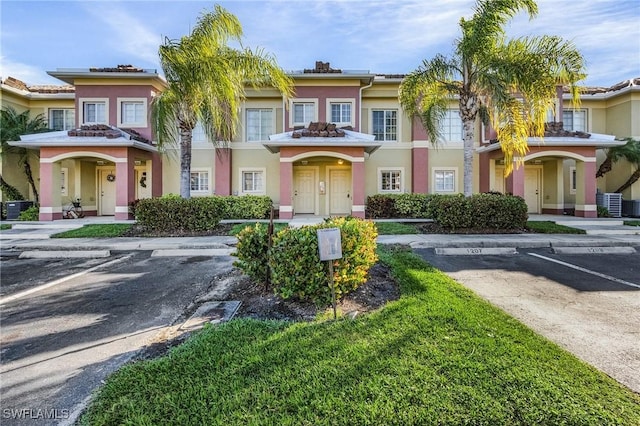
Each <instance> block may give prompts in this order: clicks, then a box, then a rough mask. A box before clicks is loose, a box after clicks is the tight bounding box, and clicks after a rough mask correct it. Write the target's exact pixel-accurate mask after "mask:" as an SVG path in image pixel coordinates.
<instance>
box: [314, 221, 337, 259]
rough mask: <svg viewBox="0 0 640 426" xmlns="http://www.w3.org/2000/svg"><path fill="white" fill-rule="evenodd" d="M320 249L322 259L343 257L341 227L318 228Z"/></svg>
mask: <svg viewBox="0 0 640 426" xmlns="http://www.w3.org/2000/svg"><path fill="white" fill-rule="evenodd" d="M318 251H319V252H320V260H334V259H340V258H341V257H342V239H341V238H340V229H338V228H325V229H318Z"/></svg>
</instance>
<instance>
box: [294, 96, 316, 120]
mask: <svg viewBox="0 0 640 426" xmlns="http://www.w3.org/2000/svg"><path fill="white" fill-rule="evenodd" d="M294 104H313V117H312V118H311V120H310V121H318V99H317V98H295V99H291V100H289V126H290V127H294V126H307V125H309V123H298V122H294V121H293V118H294V116H295V114H294V113H293V105H294Z"/></svg>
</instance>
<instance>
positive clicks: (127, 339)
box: [0, 251, 233, 426]
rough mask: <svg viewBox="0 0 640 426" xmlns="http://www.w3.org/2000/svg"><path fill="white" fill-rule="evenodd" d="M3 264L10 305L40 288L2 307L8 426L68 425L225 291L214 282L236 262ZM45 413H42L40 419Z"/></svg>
mask: <svg viewBox="0 0 640 426" xmlns="http://www.w3.org/2000/svg"><path fill="white" fill-rule="evenodd" d="M2 262H3V265H2V267H3V275H2V280H3V287H4V283H5V282H6V283H7V284H8V287H9V289H8V290H7V291H8V293H7V296H5V299H6V297H11V296H12V295H13V296H15V295H16V294H19V293H20V292H22V293H23V294H24V292H25V291H28V290H33V289H37V290H38V291H35V292H33V293H29V294H25V295H23V296H22V297H20V298H18V299H15V300H9V301H6V302H2V305H1V306H0V308H1V310H0V321H1V323H2V329H1V330H0V334H1V343H0V356H1V363H0V393H1V394H2V411H1V412H0V416H1V417H0V423H1V424H2V425H3V426H4V425H23V424H25V425H33V424H57V423H58V422H63V423H64V422H66V421H69V420H71V418H72V417H73V415H75V414H76V413H78V412H79V410H80V409H81V407H82V403H83V402H85V401H86V400H87V398H88V397H89V395H90V394H91V392H92V391H94V390H95V389H96V388H97V387H98V386H99V385H100V384H101V382H102V381H103V380H104V379H105V378H106V377H107V376H108V375H109V374H110V373H112V372H114V371H115V370H117V369H118V368H119V367H121V366H122V365H123V364H124V363H126V362H127V361H129V360H130V359H132V358H133V357H135V356H136V355H137V354H138V353H139V351H140V350H141V349H143V348H145V347H146V346H147V345H150V344H153V343H156V342H157V340H158V338H159V337H161V336H163V335H165V334H166V331H167V329H171V326H172V325H174V324H176V322H177V323H178V324H180V323H181V322H182V321H184V319H185V316H187V315H190V313H191V312H190V311H189V309H191V308H193V309H195V307H194V304H193V302H194V300H196V299H197V298H198V297H199V296H201V295H203V294H205V293H207V292H210V291H213V290H214V289H216V288H217V287H218V286H220V285H221V284H220V280H218V279H217V277H219V276H220V275H222V274H225V273H227V272H229V271H230V270H231V263H232V262H233V258H232V257H230V256H215V257H212V256H182V257H151V252H149V251H146V252H145V251H135V252H131V253H123V252H120V253H114V255H113V256H112V257H111V258H109V259H95V260H70V259H64V260H59V259H18V258H17V257H13V258H3V260H2ZM99 262H103V263H101V264H100V263H99ZM5 268H6V272H5ZM83 271H84V273H79V272H83ZM21 280H25V281H27V282H29V283H30V284H27V285H24V284H21V283H20V282H21ZM52 282H54V283H55V285H51V286H47V284H50V283H52ZM42 284H44V286H43V285H42ZM39 413H40V414H43V416H44V417H42V418H39V419H35V418H34V417H35V416H38V414H39ZM46 416H50V417H49V418H45V417H46Z"/></svg>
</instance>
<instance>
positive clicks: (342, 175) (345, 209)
mask: <svg viewBox="0 0 640 426" xmlns="http://www.w3.org/2000/svg"><path fill="white" fill-rule="evenodd" d="M329 214H351V171H350V170H331V171H330V172H329Z"/></svg>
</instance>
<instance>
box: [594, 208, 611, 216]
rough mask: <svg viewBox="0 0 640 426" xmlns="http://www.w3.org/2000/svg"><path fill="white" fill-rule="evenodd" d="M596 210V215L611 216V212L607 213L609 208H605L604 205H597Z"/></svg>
mask: <svg viewBox="0 0 640 426" xmlns="http://www.w3.org/2000/svg"><path fill="white" fill-rule="evenodd" d="M597 211H598V217H611V214H610V213H609V209H607V208H606V207H604V206H598V207H597Z"/></svg>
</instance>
